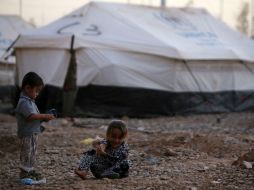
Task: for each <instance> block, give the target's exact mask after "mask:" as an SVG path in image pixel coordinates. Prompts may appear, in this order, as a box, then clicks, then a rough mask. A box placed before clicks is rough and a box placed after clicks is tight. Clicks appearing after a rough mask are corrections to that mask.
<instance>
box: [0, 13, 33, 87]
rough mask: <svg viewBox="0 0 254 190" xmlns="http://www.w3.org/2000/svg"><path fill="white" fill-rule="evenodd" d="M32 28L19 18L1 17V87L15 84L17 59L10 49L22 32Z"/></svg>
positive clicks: (11, 16)
mask: <svg viewBox="0 0 254 190" xmlns="http://www.w3.org/2000/svg"><path fill="white" fill-rule="evenodd" d="M31 28H32V26H31V25H29V24H28V23H26V22H25V21H24V20H22V19H21V18H20V17H18V16H14V15H0V85H13V84H14V78H15V77H14V68H15V57H14V56H12V55H10V54H11V53H12V51H8V48H9V47H10V46H11V45H12V44H13V43H14V41H15V40H16V39H17V37H18V35H19V34H20V33H21V32H25V31H26V30H28V29H31Z"/></svg>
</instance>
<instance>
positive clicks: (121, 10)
mask: <svg viewBox="0 0 254 190" xmlns="http://www.w3.org/2000/svg"><path fill="white" fill-rule="evenodd" d="M71 47H72V49H73V50H74V51H75V57H76V63H77V85H78V86H79V88H80V89H81V88H82V87H83V88H85V89H86V93H84V94H82V93H81V92H80V94H82V97H83V98H81V97H80V96H81V95H78V101H83V103H84V104H85V105H84V107H86V108H85V109H86V111H88V112H90V111H91V110H89V108H90V107H93V108H92V109H93V111H94V112H96V109H95V108H94V107H96V106H94V104H95V102H97V104H96V105H97V107H98V109H100V108H101V107H100V105H103V106H104V107H103V108H105V110H106V111H105V112H107V111H109V112H111V111H112V109H111V108H113V107H114V108H115V109H114V110H113V111H112V113H113V112H119V109H121V108H123V107H124V108H126V109H124V111H122V112H121V113H122V114H129V113H130V114H131V113H134V114H133V115H135V114H137V115H139V113H140V114H141V115H142V113H141V112H142V111H144V112H145V114H144V115H147V114H148V115H149V114H150V113H151V114H156V113H159V114H172V113H173V114H175V113H184V112H193V111H196V112H213V111H238V110H239V111H241V110H246V109H250V108H251V107H253V106H254V102H253V101H251V100H249V101H250V102H248V103H247V104H245V103H246V101H245V103H244V104H241V102H239V104H238V103H237V104H236V101H238V99H239V98H240V99H241V98H242V97H246V96H248V97H249V96H250V94H252V92H253V91H254V83H253V82H252V81H253V80H254V75H253V71H254V64H253V62H254V54H253V52H254V42H253V41H252V40H250V39H249V38H248V37H246V36H244V35H242V34H240V33H238V32H236V31H233V30H232V29H230V28H229V27H227V26H226V25H225V24H224V23H222V22H220V21H219V20H217V19H215V18H214V17H212V16H211V15H210V14H209V13H208V12H207V11H205V10H203V9H194V8H166V9H161V8H155V7H145V6H135V5H126V4H114V3H96V2H92V3H89V4H87V5H85V6H83V7H81V8H80V9H78V10H76V11H74V12H72V13H71V14H69V15H67V16H65V17H63V18H61V19H59V20H56V21H55V22H53V23H51V24H49V25H47V26H45V27H42V28H39V29H36V30H34V31H31V32H26V33H23V34H22V35H21V36H20V38H19V39H18V41H17V43H16V44H15V48H16V56H17V63H18V78H19V83H20V82H21V79H22V77H23V76H24V74H25V73H27V72H28V71H35V72H37V73H38V74H40V75H41V76H42V77H43V79H44V81H45V82H46V84H49V85H52V86H55V87H59V88H62V87H63V84H64V81H65V77H66V73H67V69H68V65H69V62H70V57H71V53H70V49H71ZM89 87H92V89H91V88H89ZM95 87H98V88H96V89H97V90H96V89H94V88H95ZM109 88H113V89H114V90H116V89H117V90H119V89H120V91H125V90H127V89H129V90H131V89H132V90H131V91H128V90H127V91H126V93H127V94H128V96H127V95H126V94H125V95H124V98H123V99H122V100H126V99H128V103H130V104H131V105H127V104H126V105H121V104H119V102H116V101H115V100H116V99H118V98H119V97H120V96H121V95H122V94H121V93H120V91H118V92H119V93H120V94H121V95H120V94H119V93H117V95H115V97H114V98H113V99H114V101H113V100H112V101H110V102H105V100H106V99H107V98H109V97H105V96H102V95H101V98H102V99H103V100H104V102H103V101H102V102H101V101H98V97H97V101H94V100H92V99H93V98H95V96H96V95H98V93H100V94H103V93H105V91H103V90H106V91H107V89H109ZM102 89H103V90H102ZM133 89H135V90H134V91H133ZM90 90H93V92H95V91H96V93H92V91H91V92H90ZM141 92H145V93H141ZM148 92H149V93H150V92H152V94H150V95H151V96H149V97H148V94H149V93H148ZM140 94H141V97H140V99H138V100H139V101H138V102H139V103H140V104H142V105H144V104H147V103H148V104H156V105H154V107H153V106H150V108H149V107H148V108H144V107H142V105H139V108H138V109H136V110H135V108H134V107H135V106H136V105H137V102H136V100H137V98H134V97H136V95H138V96H139V95H140ZM144 94H145V96H144ZM159 94H160V95H162V96H163V98H162V99H163V102H164V103H158V102H159V100H160V96H159ZM236 94H239V96H235V95H236ZM89 95H90V97H87V96H89ZM190 95H192V96H190ZM85 96H86V97H85ZM218 96H219V97H220V98H219V99H220V101H218V98H217V97H218ZM229 96H230V97H231V99H232V101H231V102H228V101H227V103H225V102H224V99H227V97H229ZM232 96H234V97H232ZM110 97H111V96H110ZM130 97H133V99H131V98H130ZM190 97H193V98H190ZM214 97H216V98H214ZM129 98H130V99H129ZM154 98H155V101H154ZM189 98H190V99H189ZM84 99H85V100H84ZM140 100H142V101H140ZM143 101H144V102H143ZM91 102H93V103H91ZM131 102H135V103H131ZM145 102H146V103H145ZM221 103H224V105H221ZM107 104H109V105H108V106H107ZM225 104H227V105H225ZM79 105H81V104H79ZM144 106H147V105H144ZM207 106H208V107H207ZM155 107H156V109H155ZM204 107H206V108H204ZM117 108H119V109H117ZM81 109H82V108H81ZM147 109H150V110H147ZM83 110H84V109H83ZM158 110H159V111H158ZM97 111H98V110H97ZM153 111H154V112H153ZM157 111H158V112H157ZM105 112H104V113H105ZM146 113H147V114H146Z"/></svg>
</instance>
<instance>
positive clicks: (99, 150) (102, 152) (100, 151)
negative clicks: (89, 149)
mask: <svg viewBox="0 0 254 190" xmlns="http://www.w3.org/2000/svg"><path fill="white" fill-rule="evenodd" d="M105 148H106V147H105V145H104V144H100V145H97V146H96V154H97V155H105V154H107V153H106V152H105Z"/></svg>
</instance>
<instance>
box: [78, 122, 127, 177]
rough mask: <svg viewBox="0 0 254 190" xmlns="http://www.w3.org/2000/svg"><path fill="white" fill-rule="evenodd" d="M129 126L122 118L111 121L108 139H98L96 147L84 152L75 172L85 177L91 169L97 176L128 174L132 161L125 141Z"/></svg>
mask: <svg viewBox="0 0 254 190" xmlns="http://www.w3.org/2000/svg"><path fill="white" fill-rule="evenodd" d="M126 137H127V127H126V124H125V122H123V121H121V120H113V121H111V122H110V124H109V125H108V128H107V132H106V139H98V138H97V139H96V140H94V142H93V147H94V149H92V150H89V151H87V152H85V153H84V155H83V157H82V159H81V161H80V165H79V168H78V169H76V170H75V173H76V174H77V175H78V176H79V177H80V178H82V179H85V178H86V176H87V174H88V172H89V170H90V171H91V172H92V174H93V175H94V176H95V177H96V178H111V179H113V178H123V177H127V176H128V171H129V167H130V161H129V160H128V145H127V143H126V142H125V139H126Z"/></svg>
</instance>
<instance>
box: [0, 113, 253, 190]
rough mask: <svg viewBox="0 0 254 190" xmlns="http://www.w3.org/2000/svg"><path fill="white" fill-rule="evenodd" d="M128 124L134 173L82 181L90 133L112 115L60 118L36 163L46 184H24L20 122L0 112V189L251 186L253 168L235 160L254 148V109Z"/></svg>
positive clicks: (51, 126)
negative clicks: (21, 179)
mask: <svg viewBox="0 0 254 190" xmlns="http://www.w3.org/2000/svg"><path fill="white" fill-rule="evenodd" d="M123 119H124V120H125V121H126V122H127V123H128V126H129V137H128V143H129V146H130V154H129V157H130V159H131V160H132V161H133V167H132V168H131V170H130V176H129V177H128V178H124V179H115V180H110V179H95V178H94V177H93V176H92V175H89V176H88V179H87V180H81V179H80V178H78V177H77V176H75V175H74V174H73V170H74V169H75V168H76V167H77V166H78V162H79V159H80V156H81V154H82V152H84V151H85V150H87V149H89V148H90V147H89V145H85V144H82V143H80V141H82V140H83V139H85V138H88V137H95V136H96V135H100V136H104V134H105V129H106V125H107V123H108V122H109V121H110V120H109V119H95V118H80V119H75V122H70V121H68V120H66V119H56V120H54V121H51V122H49V123H47V124H46V125H47V129H46V131H45V132H44V133H43V134H42V135H41V136H40V140H39V142H40V144H39V150H38V169H39V171H40V172H41V173H42V174H43V175H44V176H45V177H46V178H47V184H46V185H37V186H24V185H20V184H19V180H18V179H19V178H18V174H19V169H18V165H19V145H18V138H17V137H16V120H15V118H14V117H12V116H9V115H0V167H1V168H0V172H1V173H0V189H8V190H9V189H15V190H16V189H54V190H57V189H59V190H63V189H68V190H70V189H92V190H94V189H98V190H102V189H107V190H108V189H112V190H113V189H127V190H129V189H150V190H152V189H156V190H157V189H191V190H199V189H216V190H217V189H241V190H243V189H254V170H253V169H242V168H240V167H239V166H232V165H231V164H232V162H233V161H235V160H236V159H237V158H238V157H239V156H241V155H243V154H244V153H246V152H248V151H249V150H250V149H251V148H254V147H253V145H254V113H252V112H248V113H232V114H213V115H196V116H186V117H181V116H177V117H162V118H152V119H130V118H127V117H126V118H123Z"/></svg>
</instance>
